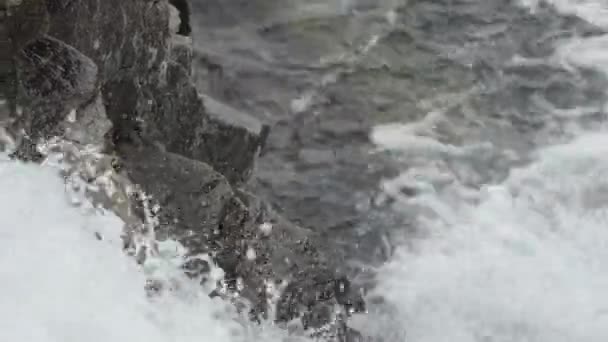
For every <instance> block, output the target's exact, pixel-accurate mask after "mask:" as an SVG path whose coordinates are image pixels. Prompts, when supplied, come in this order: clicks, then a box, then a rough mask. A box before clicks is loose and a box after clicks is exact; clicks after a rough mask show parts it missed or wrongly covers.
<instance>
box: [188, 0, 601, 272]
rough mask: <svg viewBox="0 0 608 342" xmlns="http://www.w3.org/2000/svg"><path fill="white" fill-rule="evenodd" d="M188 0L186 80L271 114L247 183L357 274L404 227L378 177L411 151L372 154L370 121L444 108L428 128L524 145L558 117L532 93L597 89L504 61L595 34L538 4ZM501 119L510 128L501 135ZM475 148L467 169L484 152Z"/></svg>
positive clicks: (554, 95)
mask: <svg viewBox="0 0 608 342" xmlns="http://www.w3.org/2000/svg"><path fill="white" fill-rule="evenodd" d="M192 8H193V11H192V13H193V19H192V20H191V22H192V27H193V40H194V65H195V73H194V78H195V79H196V81H197V85H198V86H199V88H200V89H202V90H203V91H205V92H206V93H208V94H211V95H212V96H214V97H215V98H218V99H221V100H222V101H224V102H226V103H229V104H231V105H232V106H234V107H236V108H239V109H240V110H243V111H246V112H248V113H250V114H251V115H254V116H256V117H258V118H259V119H260V120H262V121H263V122H266V123H268V124H269V125H271V130H270V134H269V137H268V141H267V143H266V148H265V151H264V153H263V156H262V157H261V159H260V162H259V163H258V166H257V172H256V173H255V176H254V178H253V180H252V181H251V182H250V183H249V188H250V189H251V190H252V191H253V192H255V193H257V194H260V195H262V196H264V197H265V198H266V199H268V200H269V201H270V203H272V205H273V206H274V207H275V208H278V210H280V211H281V212H283V213H284V214H285V215H286V216H287V217H288V218H289V219H291V220H292V221H294V222H296V223H298V224H300V225H302V226H304V227H307V228H309V229H311V230H314V231H316V232H317V233H318V234H321V235H322V236H324V237H325V238H326V239H327V240H328V241H331V243H332V244H334V246H336V247H335V248H336V250H337V251H338V253H339V254H341V257H342V258H343V261H344V262H343V264H342V265H343V266H344V268H345V269H346V270H347V272H352V274H357V275H361V279H363V278H365V277H363V273H365V272H363V269H364V268H365V267H362V266H361V265H367V266H369V265H370V264H377V263H381V262H383V261H384V260H386V258H387V257H389V256H390V254H391V251H392V246H391V244H392V242H391V241H397V239H398V238H399V237H400V235H404V234H405V235H407V234H410V233H411V231H412V230H413V229H415V227H412V225H411V224H410V222H409V220H408V217H407V213H401V212H399V211H397V212H395V211H394V210H393V205H392V203H391V201H390V199H389V201H383V200H379V198H381V197H382V196H380V195H379V194H378V190H377V189H378V188H379V183H380V182H381V181H382V180H383V179H386V178H392V177H394V176H395V175H396V174H397V173H398V170H406V169H407V168H408V165H410V164H411V162H412V161H410V160H403V161H399V162H397V161H396V159H395V158H393V157H392V156H389V155H386V154H385V153H378V152H376V151H375V150H374V146H373V145H372V143H371V141H370V138H369V137H370V131H371V129H372V128H373V127H374V126H375V125H378V124H383V123H390V122H402V123H407V122H412V121H417V120H420V119H422V118H424V117H426V116H427V115H429V113H431V112H432V111H436V112H438V113H441V114H442V116H443V117H442V121H441V122H438V124H437V127H436V130H435V131H434V132H433V133H432V134H434V138H436V139H437V140H439V141H441V142H445V143H451V144H456V145H458V144H464V143H466V141H467V139H470V140H475V139H478V137H479V134H482V133H481V132H482V130H480V129H477V128H479V127H482V126H483V127H484V130H485V131H489V132H496V134H495V136H492V137H490V138H491V139H493V140H495V143H496V144H498V145H500V144H506V143H507V141H508V144H511V145H514V146H509V147H510V148H513V149H515V150H525V149H526V148H525V147H526V146H529V145H531V144H535V143H537V142H538V141H539V140H541V139H544V137H545V134H544V133H543V134H531V133H532V132H540V131H543V132H544V131H549V132H550V131H551V130H552V129H558V128H559V125H560V123H554V122H551V121H550V120H548V118H547V116H546V115H545V114H544V113H546V112H547V108H551V107H543V106H542V103H543V102H542V101H546V103H548V104H550V106H555V107H557V108H571V107H572V106H576V105H577V104H581V103H591V104H592V106H595V105H599V104H600V103H601V102H602V101H604V94H599V93H597V91H594V89H603V87H601V86H600V87H598V84H603V83H605V82H606V80H605V79H603V77H601V76H597V74H595V75H594V76H593V77H591V78H589V75H586V72H585V71H584V70H565V69H564V67H563V66H560V65H549V64H547V63H544V62H543V63H529V64H528V65H524V64H517V63H513V61H514V60H515V59H517V58H518V57H521V58H524V59H529V60H531V61H532V62H533V61H534V59H540V58H545V57H548V56H550V55H551V54H553V53H554V52H555V49H554V44H555V42H557V41H558V40H560V39H567V38H570V37H572V36H576V35H580V36H590V35H597V34H600V33H601V31H602V30H601V29H600V28H598V27H595V26H593V25H590V24H588V23H585V22H583V21H582V20H580V19H577V18H575V17H571V16H564V15H560V14H558V13H557V12H556V11H555V10H554V8H552V7H551V6H549V5H541V6H540V8H539V9H538V10H537V11H536V13H534V14H532V13H530V10H529V9H525V8H522V7H520V6H518V4H517V1H510V0H509V1H504V0H501V1H499V0H490V1H470V0H467V1H465V0H462V1H454V0H441V1H426V0H416V1H405V0H375V1H364V0H353V1H339V0H335V1H331V0H330V1H328V0H323V1H320V0H319V1H315V0H313V1H306V2H302V1H262V0H259V1H255V0H254V1H219V0H210V1H204V2H193V4H192ZM554 32H563V34H561V35H558V36H556V35H555V34H554ZM522 53H523V55H522ZM543 73H550V75H551V77H540V76H538V75H539V74H543ZM583 75H584V77H583ZM543 78H544V79H545V80H546V81H544V82H542V81H540V82H539V80H542V79H543ZM589 80H592V82H591V83H593V84H591V83H589V84H587V82H590V81H589ZM538 99H541V101H540V102H539V101H538ZM539 103H540V104H541V105H539ZM506 124H507V125H510V124H512V125H513V126H514V127H516V129H515V130H514V132H511V131H509V132H508V133H504V130H503V129H501V127H504V125H506ZM462 132H467V133H466V134H462ZM429 134H431V133H429ZM484 158H485V159H484ZM480 159H483V161H480V162H479V165H480V167H479V169H480V170H482V169H483V167H484V166H483V165H485V164H484V163H494V162H495V160H494V157H493V156H488V157H487V158H486V157H481V156H480ZM479 173H480V175H479V177H480V179H484V180H486V181H493V179H492V177H494V176H491V175H488V174H484V173H483V172H482V171H479ZM503 176H504V175H503ZM404 192H405V193H407V192H408V189H404ZM389 227H390V228H389ZM357 279H359V277H358V276H357Z"/></svg>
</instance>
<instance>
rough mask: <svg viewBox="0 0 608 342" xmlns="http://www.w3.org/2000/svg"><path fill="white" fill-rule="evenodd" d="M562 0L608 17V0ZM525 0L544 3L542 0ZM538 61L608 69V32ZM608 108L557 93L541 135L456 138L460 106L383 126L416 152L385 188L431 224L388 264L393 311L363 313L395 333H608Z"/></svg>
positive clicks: (407, 151)
mask: <svg viewBox="0 0 608 342" xmlns="http://www.w3.org/2000/svg"><path fill="white" fill-rule="evenodd" d="M553 3H554V4H555V5H556V6H557V8H558V9H559V10H560V11H562V12H563V13H570V14H575V15H577V16H580V17H582V18H584V19H586V20H588V21H589V22H591V23H594V24H597V25H599V26H603V27H605V28H608V20H607V18H608V4H606V3H605V2H603V1H592V0H590V1H564V0H555V1H553ZM522 5H525V6H530V9H531V10H532V11H534V10H535V8H536V6H537V5H538V3H537V2H532V1H527V2H524V3H522ZM517 62H518V63H523V60H519V61H517ZM527 62H528V63H532V62H534V63H537V64H538V63H543V64H546V65H554V66H561V67H563V68H565V69H566V70H570V72H572V74H571V75H572V77H573V78H574V77H576V76H575V75H576V73H577V71H576V70H577V69H578V70H580V69H587V68H590V69H595V70H596V72H608V35H601V36H597V37H593V38H584V37H582V38H571V39H568V40H563V41H559V42H558V43H556V50H555V52H554V54H553V55H552V56H549V57H548V58H546V59H544V60H535V61H529V60H528V61H527ZM607 90H608V89H607ZM606 110H608V107H604V108H601V107H600V108H588V107H585V106H576V107H571V108H568V109H567V110H564V109H561V110H560V109H558V108H556V107H551V106H549V105H547V106H545V111H546V112H547V113H546V114H549V115H548V116H547V118H546V119H545V120H551V121H552V122H553V125H549V126H553V128H551V129H544V130H542V129H541V130H538V131H536V132H535V133H534V134H535V135H536V137H537V138H536V139H535V140H536V142H537V143H536V144H534V147H533V148H532V149H521V148H520V149H517V148H516V147H517V144H516V143H514V142H511V141H508V140H507V141H506V143H505V141H504V140H503V139H502V137H501V136H500V134H496V133H493V134H492V135H486V136H484V135H475V134H474V133H473V136H475V137H474V138H472V139H470V141H469V142H467V143H464V144H460V145H455V144H449V143H443V142H441V141H439V140H438V139H436V138H435V137H436V136H437V134H436V130H437V128H438V127H439V126H440V125H441V124H442V123H445V122H446V121H448V120H450V118H449V113H444V112H440V113H437V112H433V113H429V114H428V115H427V116H426V117H425V119H424V120H422V121H421V122H417V123H415V124H407V125H389V126H383V127H377V129H376V131H375V132H374V135H373V137H374V139H375V141H376V142H377V144H378V145H379V146H381V147H382V148H385V149H391V150H396V151H397V155H399V156H401V157H403V158H404V159H405V160H408V161H409V165H408V167H407V169H406V170H405V171H404V172H403V173H402V174H401V175H400V176H399V177H398V178H396V179H393V180H391V181H389V182H387V183H386V184H385V188H386V190H387V191H388V192H389V193H390V194H392V196H394V197H395V198H397V201H398V202H399V204H398V205H399V206H400V208H401V209H402V210H409V211H410V212H412V213H415V215H416V218H417V220H416V222H417V226H418V227H419V233H418V234H417V235H416V238H413V239H411V238H410V239H409V240H408V241H407V243H404V244H402V245H401V246H400V247H398V248H397V251H396V252H395V254H394V256H393V258H392V260H391V261H390V262H389V263H387V264H386V265H385V266H384V267H382V268H381V270H380V271H379V273H380V276H379V278H380V284H379V286H378V287H377V288H376V289H375V291H374V292H375V294H376V295H382V296H383V297H384V300H385V304H384V305H378V306H377V307H376V310H377V311H376V314H378V315H379V317H383V318H379V319H377V320H375V321H369V320H368V321H365V320H362V321H361V322H360V324H361V329H363V330H365V329H368V330H369V331H370V332H371V333H372V334H376V335H381V336H384V337H385V338H386V339H387V340H391V341H392V340H408V341H421V342H426V341H429V342H430V341H433V342H437V341H452V342H469V341H470V342H482V341H483V342H498V341H500V342H506V341H509V342H520V341H521V342H523V341H538V342H549V341H550V342H558V341H564V342H565V341H580V342H582V341H589V342H591V341H598V342H599V341H606V340H607V339H608V296H606V293H605V289H606V286H608V229H607V228H608V154H607V152H608V145H607V144H608V130H606V127H605V125H604V123H603V121H604V118H605V115H606ZM485 114H490V113H485ZM482 115H483V113H482ZM584 117H587V119H583V118H584ZM558 121H559V125H558V124H557V122H558ZM481 125H482V126H483V123H482V124H481ZM558 126H559V128H560V129H559V130H556V129H555V127H558ZM458 128H459V127H458V126H457V125H452V126H450V127H448V128H447V129H448V130H450V129H452V130H454V129H458ZM511 130H512V128H511V127H510V126H504V127H503V128H502V136H503V137H504V136H505V135H507V136H508V135H509V131H511ZM479 137H482V138H481V139H480V138H479ZM490 161H494V162H492V163H490ZM492 173H494V174H498V175H500V176H499V177H490V176H491V175H490V176H488V174H492ZM488 180H490V181H488ZM403 187H408V188H410V189H414V190H415V191H416V194H415V195H414V196H406V195H404V194H403V191H400V189H402V188H403ZM389 317H390V319H389ZM372 331H373V332H372Z"/></svg>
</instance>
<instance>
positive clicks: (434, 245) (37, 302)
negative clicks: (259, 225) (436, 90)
mask: <svg viewBox="0 0 608 342" xmlns="http://www.w3.org/2000/svg"><path fill="white" fill-rule="evenodd" d="M551 2H552V3H553V4H555V5H556V6H557V7H558V8H559V9H560V10H561V11H563V12H564V13H571V14H574V15H577V16H580V17H582V18H584V19H585V20H588V21H589V22H592V23H594V24H596V25H598V26H602V27H605V28H607V29H608V5H606V4H605V3H604V2H603V1H600V0H596V1H592V0H588V1H581V0H577V1H575V0H553V1H551ZM537 4H538V1H533V0H526V1H522V5H525V6H529V7H530V10H532V11H533V10H534V7H535V6H536V5H537ZM552 58H553V60H552V61H551V62H552V63H560V64H562V65H565V66H571V67H580V66H584V67H590V68H594V69H596V70H599V71H602V72H606V73H607V74H608V36H601V37H595V38H589V39H582V38H581V39H576V40H570V41H564V42H562V43H560V46H559V47H558V49H557V51H556V54H555V55H554V56H553V57H552ZM606 112H608V106H606V108H605V109H604V110H603V113H606ZM586 113H587V109H586V108H580V109H579V110H573V111H570V112H567V113H564V112H560V113H557V112H556V113H555V115H556V116H560V117H561V118H562V119H563V117H564V116H568V115H570V116H572V117H573V118H579V117H581V116H585V115H586ZM440 116H441V115H439V114H437V113H431V114H429V115H428V116H427V117H426V118H425V119H424V120H423V121H421V122H418V123H414V124H409V125H402V124H399V125H387V126H382V127H378V128H377V130H375V132H372V139H373V140H374V141H375V143H376V144H377V146H378V147H379V149H386V150H391V151H397V153H398V154H400V155H402V156H404V157H406V158H412V157H414V158H415V159H416V160H421V163H420V165H417V166H416V165H415V166H413V167H411V168H409V169H408V170H407V171H406V172H404V173H403V174H402V175H400V177H398V178H397V179H393V180H389V181H387V182H386V183H385V184H384V185H383V187H384V190H385V191H386V193H387V194H389V195H390V196H393V197H395V198H396V199H397V205H398V206H399V208H400V209H401V210H404V211H408V212H412V213H416V216H417V217H416V219H417V224H418V225H419V226H420V232H419V233H418V234H417V235H416V236H408V237H407V238H406V239H405V240H407V242H403V243H401V245H400V246H399V247H397V249H396V251H395V253H394V255H393V256H392V257H391V260H390V261H389V262H388V263H386V265H384V266H383V267H381V268H380V269H379V270H378V274H379V276H378V286H377V288H376V289H374V290H373V291H372V293H370V295H369V299H370V302H372V303H374V298H378V297H382V298H383V301H382V303H383V304H382V305H371V306H370V312H369V314H367V315H360V316H357V317H355V318H354V319H353V321H352V325H353V327H355V328H357V329H359V330H361V331H362V332H364V333H365V334H367V335H370V336H376V337H379V338H381V339H382V340H383V341H385V342H400V341H413V342H444V341H445V342H596V341H597V342H605V341H608V294H606V289H607V288H608V262H607V260H608V229H607V228H608V128H606V127H603V124H602V123H600V122H598V123H597V124H595V125H592V126H593V127H592V128H589V127H581V126H579V125H576V124H572V125H570V126H568V130H567V131H566V132H564V133H563V136H560V137H552V138H551V139H547V141H548V142H550V143H547V144H545V145H544V146H540V147H538V148H537V149H535V150H534V151H525V152H526V153H525V154H526V155H525V158H522V159H525V160H526V163H525V164H524V165H519V166H517V167H515V166H512V167H511V166H510V167H509V175H508V177H506V178H505V179H504V180H502V181H501V182H499V183H488V184H482V185H481V186H480V187H479V188H478V189H471V187H470V186H467V185H466V184H464V183H467V181H465V180H463V178H466V176H467V170H468V169H467V165H469V164H470V163H472V162H473V160H475V158H477V157H479V156H480V155H483V154H484V153H486V152H487V151H490V152H491V153H500V154H501V156H503V157H504V158H505V160H508V161H512V160H515V159H517V154H518V153H521V151H517V150H509V149H508V148H506V147H505V146H498V145H496V144H494V145H493V144H492V143H491V141H490V144H489V145H488V142H483V143H479V144H476V145H470V146H453V145H448V144H446V143H443V142H440V141H438V140H436V139H434V138H433V137H432V134H428V131H432V129H433V127H434V125H435V123H436V121H437V120H440V119H441V118H440ZM438 117H439V119H438ZM498 150H500V151H498ZM490 152H488V153H490ZM445 156H447V157H449V158H450V160H451V161H454V160H456V164H457V165H459V166H460V167H461V168H460V169H458V168H451V169H450V170H447V171H446V169H445V168H442V167H441V165H439V164H440V163H433V162H432V161H433V160H434V159H435V158H443V157H445ZM458 163H461V164H458ZM513 165H514V164H513ZM455 170H460V171H461V172H460V173H458V172H456V171H455ZM456 173H458V174H456ZM463 175H464V176H463ZM471 177H473V176H471ZM473 178H475V177H473ZM404 184H407V185H408V186H411V187H414V188H416V189H417V191H418V195H417V196H415V197H413V198H412V197H406V196H401V195H400V194H399V191H398V189H399V188H400V187H401V186H403V185H404ZM438 184H441V186H439V185H438ZM446 184H447V185H446ZM0 189H1V190H0V208H2V209H1V211H0V284H1V285H0V341H7V342H8V341H24V342H80V341H87V342H102V341H103V342H110V341H111V342H123V341H124V342H127V341H149V342H190V341H210V342H229V341H230V342H232V341H235V342H237V341H239V342H240V341H269V342H271V341H282V340H285V339H286V338H287V334H286V333H285V332H283V331H282V330H280V329H277V328H274V327H272V326H271V325H270V324H262V325H260V326H257V325H256V326H254V325H251V324H249V323H246V322H243V321H242V320H240V319H239V317H238V315H237V314H236V313H234V310H232V308H231V306H230V304H228V303H226V302H224V301H223V300H221V299H219V298H214V299H212V298H209V297H208V296H207V293H208V291H206V290H209V289H201V288H198V287H197V286H189V285H188V282H187V281H186V280H184V281H183V283H182V287H181V288H180V289H179V290H178V291H174V292H168V293H164V294H163V295H162V296H160V297H156V298H154V299H151V298H148V296H147V295H146V292H145V289H144V284H145V283H146V279H147V277H148V274H147V273H146V268H145V267H141V266H140V265H137V263H136V262H135V261H134V260H133V259H132V258H130V257H129V256H127V255H125V254H124V253H123V252H122V240H121V233H122V227H123V224H122V222H121V221H120V219H119V218H117V217H116V216H115V215H113V214H112V213H109V212H106V211H103V210H99V209H94V208H91V207H88V206H86V205H85V206H74V205H73V203H71V201H70V198H69V196H67V195H66V193H67V191H66V184H65V182H64V180H63V179H62V178H61V177H60V176H59V170H58V169H57V167H56V166H54V165H43V166H39V165H30V164H25V163H20V162H15V161H12V160H9V159H8V157H7V156H5V155H0ZM166 248H167V253H166V254H163V255H165V256H166V257H165V258H164V259H163V260H157V261H156V263H157V264H156V266H158V265H164V266H163V267H156V268H155V271H154V272H161V273H162V272H164V273H166V274H167V276H168V277H169V276H170V277H178V278H179V275H177V269H178V267H177V266H176V265H174V264H172V263H171V262H172V258H178V257H179V255H177V254H178V253H177V252H176V253H175V255H172V254H171V253H172V251H173V252H175V251H177V250H178V249H179V248H178V246H173V245H169V246H167V247H166ZM218 272H221V271H219V270H218Z"/></svg>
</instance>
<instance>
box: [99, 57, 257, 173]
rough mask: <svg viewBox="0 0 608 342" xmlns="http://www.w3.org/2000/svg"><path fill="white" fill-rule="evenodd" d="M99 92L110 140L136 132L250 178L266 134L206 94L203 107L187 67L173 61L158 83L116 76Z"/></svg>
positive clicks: (179, 151) (221, 169)
mask: <svg viewBox="0 0 608 342" xmlns="http://www.w3.org/2000/svg"><path fill="white" fill-rule="evenodd" d="M104 94H105V102H106V107H107V108H108V113H109V115H110V119H111V120H112V122H113V124H114V126H115V139H114V140H115V142H118V141H123V140H126V141H129V140H131V138H132V136H133V134H137V135H138V136H141V137H142V138H144V139H147V140H151V141H156V142H158V143H160V144H161V145H163V146H164V147H165V148H166V150H167V151H169V152H173V153H177V154H180V155H183V156H186V157H188V158H192V159H196V160H200V161H203V162H206V163H208V164H210V165H211V166H213V168H214V169H216V170H217V171H219V172H220V173H222V174H223V175H225V176H226V177H227V178H228V179H229V180H230V182H231V183H233V184H240V183H243V182H245V181H246V180H247V179H248V178H249V176H250V175H251V171H252V170H253V166H254V162H255V160H256V157H257V156H258V155H259V153H260V149H261V148H262V146H263V143H264V140H265V137H266V135H267V128H265V127H264V126H263V125H261V124H260V123H259V122H257V121H256V120H255V119H252V118H250V117H248V116H247V115H246V114H243V113H239V112H237V111H235V110H233V109H231V108H229V107H228V106H223V105H221V104H220V103H218V102H216V101H213V99H211V98H206V100H207V101H208V102H209V104H208V105H207V106H208V108H206V106H205V102H204V101H203V98H201V96H199V94H198V92H197V90H196V88H195V86H194V85H193V84H192V82H191V80H190V78H189V76H188V73H187V71H186V70H185V69H184V68H183V67H182V66H181V65H179V64H177V63H176V62H173V61H169V62H168V63H167V70H166V75H165V77H163V79H162V81H161V82H160V85H158V84H156V83H154V84H141V83H140V82H138V81H136V80H134V79H121V80H117V81H116V82H109V83H107V84H106V85H105V86H104Z"/></svg>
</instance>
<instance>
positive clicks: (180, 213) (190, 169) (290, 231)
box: [118, 146, 364, 327]
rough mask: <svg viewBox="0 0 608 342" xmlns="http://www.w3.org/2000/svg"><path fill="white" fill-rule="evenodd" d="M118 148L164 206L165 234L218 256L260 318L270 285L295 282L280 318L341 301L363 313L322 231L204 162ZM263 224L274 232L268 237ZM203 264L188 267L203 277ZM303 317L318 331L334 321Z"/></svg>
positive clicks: (141, 149) (162, 223)
mask: <svg viewBox="0 0 608 342" xmlns="http://www.w3.org/2000/svg"><path fill="white" fill-rule="evenodd" d="M118 151H119V152H120V154H121V155H122V156H123V162H124V167H125V170H126V172H127V174H128V176H129V178H130V179H131V180H132V181H133V182H135V183H136V184H139V185H140V186H141V187H142V190H143V191H144V192H145V193H146V194H148V195H151V196H152V199H153V201H154V202H155V204H159V205H160V208H161V209H160V211H159V213H158V214H157V218H158V220H159V227H158V228H157V230H156V231H157V233H158V235H159V236H160V237H161V238H162V237H173V238H177V239H178V240H179V241H180V242H182V244H184V246H186V247H187V248H188V250H189V253H190V254H191V255H192V256H196V255H200V254H203V255H204V254H208V253H211V254H212V255H214V259H215V261H216V262H217V264H218V265H219V266H220V267H222V269H223V270H224V272H225V273H226V276H225V277H226V281H227V283H228V285H229V287H232V288H236V282H237V281H238V279H241V280H242V281H243V283H244V284H245V287H244V289H243V290H242V292H241V294H242V295H243V296H245V297H246V298H248V299H250V300H251V301H252V302H253V304H254V310H257V312H258V314H259V315H262V316H263V315H265V312H266V308H265V307H266V294H265V289H266V285H265V284H266V282H267V281H271V282H273V281H276V282H279V283H280V282H282V281H285V282H287V284H288V286H287V289H286V290H285V292H284V294H283V297H282V298H281V301H280V303H279V304H278V306H277V310H278V312H277V319H278V320H279V321H288V320H291V319H292V318H297V317H300V315H304V317H309V316H310V315H313V316H314V315H318V314H320V313H319V312H325V311H326V310H330V309H331V310H330V312H332V311H333V306H334V304H339V305H342V306H345V307H346V308H353V309H354V310H359V311H360V310H362V309H363V307H364V305H363V302H362V299H361V297H360V294H359V292H358V291H357V290H356V289H355V288H353V287H351V285H350V283H349V281H348V279H346V278H345V277H344V276H342V275H339V274H337V273H336V269H337V267H336V265H334V264H332V262H331V261H330V260H331V258H329V257H328V253H327V251H326V250H325V249H324V247H327V246H326V245H324V244H323V243H322V241H321V239H320V236H319V235H318V234H315V233H313V232H312V231H309V230H306V229H303V228H301V227H298V226H296V225H294V224H292V223H290V222H288V221H286V220H285V219H283V218H282V217H281V216H280V215H278V214H277V213H276V212H274V211H273V210H272V209H271V208H269V207H268V206H267V205H265V204H264V203H263V202H262V201H260V200H259V199H258V198H256V197H255V196H254V195H252V194H250V193H246V192H243V191H240V190H239V191H236V192H235V191H234V190H233V189H232V188H231V186H230V184H229V182H228V181H227V180H226V178H225V177H223V176H222V175H221V174H219V173H217V172H216V171H214V170H213V169H212V168H211V167H209V166H208V165H206V164H204V163H202V162H199V161H196V160H192V159H188V158H185V157H182V156H179V155H177V154H173V153H170V152H165V151H162V150H160V149H158V148H156V147H139V148H138V147H130V146H120V147H119V149H118ZM263 223H271V224H272V229H271V230H270V231H268V232H265V231H264V230H263V229H261V228H260V225H261V224H263ZM252 255H253V256H252ZM199 264H200V263H199ZM199 266H201V265H198V266H197V263H196V262H193V263H189V264H188V265H187V266H185V268H186V270H187V272H194V274H197V272H199V270H197V269H198V268H200V267H199ZM202 266H203V268H204V265H202ZM319 310H320V311H319ZM311 317H312V316H311ZM323 317H325V316H323ZM304 319H305V320H308V321H307V322H308V323H306V324H308V325H310V326H311V327H315V326H320V325H321V324H325V323H327V320H322V319H318V320H313V321H311V319H310V318H304Z"/></svg>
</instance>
